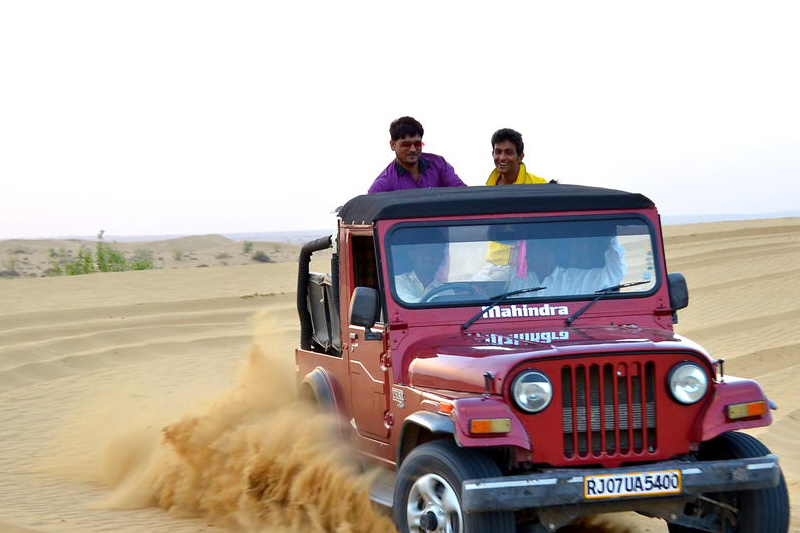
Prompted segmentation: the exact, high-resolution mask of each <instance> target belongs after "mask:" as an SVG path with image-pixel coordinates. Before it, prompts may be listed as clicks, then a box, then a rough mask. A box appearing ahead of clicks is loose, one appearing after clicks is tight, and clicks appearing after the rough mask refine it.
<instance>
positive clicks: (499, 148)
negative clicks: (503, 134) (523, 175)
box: [492, 141, 525, 179]
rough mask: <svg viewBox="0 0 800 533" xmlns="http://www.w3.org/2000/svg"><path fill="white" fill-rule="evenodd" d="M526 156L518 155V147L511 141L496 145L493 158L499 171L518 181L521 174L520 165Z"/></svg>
mask: <svg viewBox="0 0 800 533" xmlns="http://www.w3.org/2000/svg"><path fill="white" fill-rule="evenodd" d="M524 155H525V154H518V153H517V147H516V146H514V143H512V142H511V141H501V142H499V143H497V144H495V145H494V150H493V151H492V157H493V158H494V166H495V167H496V168H497V171H498V172H499V173H500V174H502V175H504V176H511V177H513V178H515V179H516V177H517V174H519V164H520V163H521V162H522V158H523V156H524Z"/></svg>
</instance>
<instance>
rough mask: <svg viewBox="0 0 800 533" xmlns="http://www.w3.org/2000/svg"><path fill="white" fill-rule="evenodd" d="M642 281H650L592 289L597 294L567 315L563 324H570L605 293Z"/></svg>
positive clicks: (635, 283) (635, 282)
mask: <svg viewBox="0 0 800 533" xmlns="http://www.w3.org/2000/svg"><path fill="white" fill-rule="evenodd" d="M642 283H650V281H631V282H630V283H621V284H619V285H613V286H611V287H606V288H605V289H600V290H599V291H594V293H595V294H596V295H597V296H595V297H594V299H593V300H592V301H591V302H589V303H587V304H586V305H584V306H583V307H581V308H580V309H578V310H577V311H575V313H574V314H573V315H572V316H571V317H568V318H567V319H566V320H564V324H566V325H567V326H569V325H570V324H572V323H573V322H575V320H576V319H577V318H578V317H579V316H581V315H582V314H583V313H584V311H586V310H587V309H589V308H590V307H591V306H593V305H594V304H595V302H597V300H599V299H600V298H602V297H603V296H605V295H607V294H609V293H612V292H614V291H618V290H620V289H624V288H625V287H633V286H634V285H641V284H642Z"/></svg>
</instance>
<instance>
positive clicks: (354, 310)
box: [350, 287, 378, 330]
mask: <svg viewBox="0 0 800 533" xmlns="http://www.w3.org/2000/svg"><path fill="white" fill-rule="evenodd" d="M377 316H378V291H376V290H375V289H373V288H370V287H356V290H354V291H353V297H352V298H350V324H351V325H353V326H363V327H364V328H365V329H367V330H369V328H371V327H372V326H374V325H375V317H377Z"/></svg>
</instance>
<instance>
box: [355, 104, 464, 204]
mask: <svg viewBox="0 0 800 533" xmlns="http://www.w3.org/2000/svg"><path fill="white" fill-rule="evenodd" d="M423 133H425V132H424V130H423V129H422V124H420V123H419V122H417V121H416V120H414V119H413V118H411V117H400V118H398V119H397V120H395V121H394V122H392V124H391V125H390V126H389V135H390V136H391V141H389V146H390V147H391V148H392V151H393V152H394V153H395V160H394V161H392V162H391V163H389V166H388V167H386V169H385V170H384V171H383V172H381V174H380V176H378V177H377V178H376V179H375V181H374V182H373V183H372V186H371V187H370V188H369V191H368V192H369V194H373V193H376V192H386V191H397V190H400V189H427V188H430V187H463V186H466V184H465V183H464V182H463V181H461V179H459V177H458V176H457V175H456V171H455V170H453V167H452V166H451V165H450V163H448V162H447V161H445V160H444V158H443V157H441V156H438V155H434V154H427V153H426V154H423V153H422V147H423V146H425V145H424V144H423V143H422V135H423Z"/></svg>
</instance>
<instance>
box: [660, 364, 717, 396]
mask: <svg viewBox="0 0 800 533" xmlns="http://www.w3.org/2000/svg"><path fill="white" fill-rule="evenodd" d="M668 381H669V390H670V392H671V393H672V397H673V398H675V399H676V400H677V401H679V402H680V403H683V404H686V405H689V404H692V403H695V402H698V401H700V399H701V398H702V397H703V396H705V394H706V391H707V390H708V377H707V376H706V373H705V371H704V370H703V369H702V368H700V366H699V365H696V364H695V363H679V364H677V365H675V366H674V367H673V368H672V370H671V371H670V373H669V378H668Z"/></svg>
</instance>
